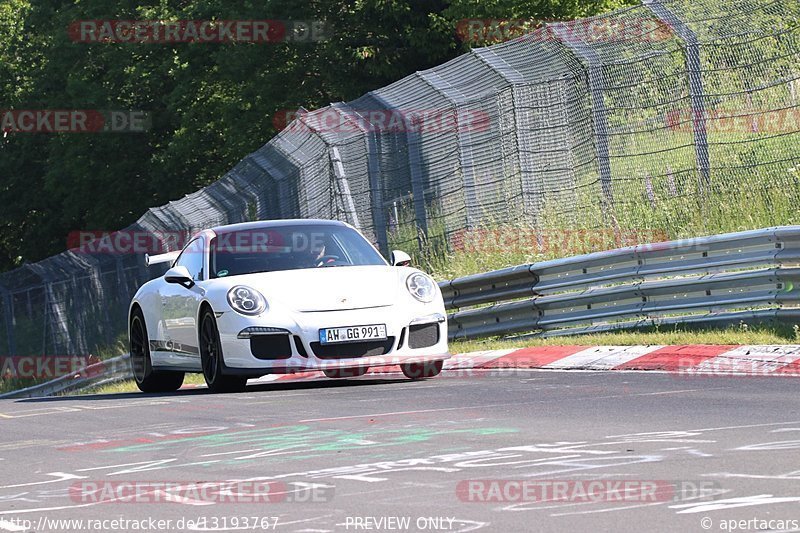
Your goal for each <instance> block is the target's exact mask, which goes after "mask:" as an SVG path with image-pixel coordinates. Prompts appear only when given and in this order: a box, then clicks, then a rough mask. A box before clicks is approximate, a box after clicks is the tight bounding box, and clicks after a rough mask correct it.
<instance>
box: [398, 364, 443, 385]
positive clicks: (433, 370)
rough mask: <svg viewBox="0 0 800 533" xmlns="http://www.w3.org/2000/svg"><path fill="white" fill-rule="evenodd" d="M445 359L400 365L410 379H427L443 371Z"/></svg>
mask: <svg viewBox="0 0 800 533" xmlns="http://www.w3.org/2000/svg"><path fill="white" fill-rule="evenodd" d="M443 365H444V361H442V360H439V361H426V362H424V363H408V364H405V365H400V370H402V371H403V375H404V376H405V377H407V378H409V379H414V380H418V379H425V378H432V377H436V376H438V375H439V373H441V371H442V366H443Z"/></svg>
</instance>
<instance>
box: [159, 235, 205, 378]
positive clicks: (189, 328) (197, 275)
mask: <svg viewBox="0 0 800 533" xmlns="http://www.w3.org/2000/svg"><path fill="white" fill-rule="evenodd" d="M205 252H206V243H205V239H204V238H203V237H202V236H200V237H197V238H196V239H194V240H193V241H191V242H190V243H189V244H187V245H186V247H184V249H183V252H181V255H180V256H178V259H177V260H176V261H175V263H174V265H173V266H184V267H186V269H187V270H188V271H189V274H190V275H191V276H192V279H193V280H194V282H195V284H194V285H193V286H192V287H186V286H184V285H181V284H179V283H164V284H163V285H162V290H161V304H162V310H161V311H162V312H161V314H162V317H163V321H164V326H165V329H166V334H167V342H166V346H165V350H166V351H167V352H168V357H167V359H168V360H169V363H168V364H169V366H175V367H181V368H184V367H185V368H187V369H199V368H200V349H199V347H198V345H197V312H198V309H199V307H200V302H201V301H202V299H203V295H204V290H203V281H204V279H205V273H206V272H205V271H206V253H205Z"/></svg>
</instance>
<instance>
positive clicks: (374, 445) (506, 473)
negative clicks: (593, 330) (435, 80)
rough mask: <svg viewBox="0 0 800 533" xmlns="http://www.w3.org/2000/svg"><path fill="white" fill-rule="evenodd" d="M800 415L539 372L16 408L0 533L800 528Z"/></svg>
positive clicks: (686, 392) (759, 398) (669, 389)
mask: <svg viewBox="0 0 800 533" xmlns="http://www.w3.org/2000/svg"><path fill="white" fill-rule="evenodd" d="M797 406H798V381H797V380H796V379H791V378H765V377H738V378H737V377H697V376H694V377H685V376H677V375H672V374H665V373H653V372H650V373H646V372H638V373H633V372H614V373H610V372H580V371H572V372H556V371H532V370H525V371H523V370H516V371H483V372H481V371H472V372H470V373H468V374H466V375H459V374H457V373H450V374H446V375H443V376H441V377H439V378H436V379H432V380H428V381H421V382H411V381H408V380H405V379H402V378H401V377H399V376H398V377H397V378H394V377H393V376H390V377H389V378H387V377H385V376H383V377H376V376H367V377H364V378H359V379H354V380H347V381H332V380H327V381H326V380H318V381H297V382H291V381H287V382H281V383H272V384H265V385H257V386H251V387H249V388H248V390H247V392H246V393H242V394H230V395H212V394H208V393H207V392H206V391H204V390H203V389H196V390H188V391H180V392H178V393H175V394H167V395H144V394H123V395H109V396H82V397H62V398H55V399H38V400H17V401H14V400H4V401H0V435H2V442H0V471H1V472H2V476H1V477H0V484H1V485H2V486H0V532H4V531H96V530H97V529H91V528H92V527H93V526H100V525H102V526H103V527H104V528H105V530H106V531H134V530H140V531H147V530H149V531H245V530H249V531H253V530H256V531H264V530H273V529H274V530H277V531H284V532H292V531H298V532H300V531H304V532H309V533H311V532H319V533H322V532H326V531H420V530H422V531H462V532H463V531H477V530H479V531H503V532H510V531H602V530H606V531H709V530H711V531H725V530H731V528H732V527H736V530H738V531H742V530H745V531H746V530H751V531H752V530H757V529H763V527H760V526H766V527H769V528H771V529H773V530H777V531H789V530H794V531H798V530H800V523H798V522H800V464H799V463H798V459H800V412H798V410H797ZM523 482H524V483H523ZM591 482H595V484H594V485H592V484H591ZM625 483H627V484H625ZM209 487H210V489H209ZM598 487H600V488H598ZM620 487H624V489H620ZM201 489H203V490H205V492H201ZM137 491H138V492H137ZM620 495H622V497H620ZM486 500H490V501H486ZM67 519H81V520H84V523H78V522H73V523H71V524H69V523H66V522H61V523H58V522H56V521H57V520H67ZM90 520H93V521H95V522H94V523H90V522H89V521H90ZM101 520H105V521H106V522H104V523H102V522H100V521H101ZM113 520H116V522H112V521H113ZM148 520H151V522H149V525H147V524H148V523H147V522H146V521H148ZM156 520H162V521H163V522H162V523H160V524H158V523H157V522H155V521H156ZM168 520H169V521H171V522H169V523H167V522H166V521H168ZM245 520H247V522H245ZM125 521H127V522H125ZM181 521H182V522H181ZM734 521H748V522H746V523H744V522H738V523H735V522H734ZM743 525H744V526H746V527H742V526H743ZM59 526H60V527H59ZM140 526H141V527H142V528H141V529H140ZM145 526H146V527H145ZM87 528H88V529H87Z"/></svg>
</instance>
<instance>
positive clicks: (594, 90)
mask: <svg viewBox="0 0 800 533" xmlns="http://www.w3.org/2000/svg"><path fill="white" fill-rule="evenodd" d="M547 29H548V30H550V31H551V32H552V34H553V35H555V37H556V38H557V39H558V40H559V41H560V42H561V43H562V44H563V45H564V46H566V47H567V48H568V49H570V50H571V51H572V52H573V53H574V54H575V55H576V56H578V57H579V58H581V59H583V60H584V61H585V62H586V63H587V65H588V76H589V78H588V82H589V93H590V95H591V99H592V123H593V126H594V134H595V139H596V143H595V149H596V152H597V165H598V167H599V170H600V186H601V189H602V191H603V199H604V200H605V203H606V205H607V207H609V208H610V207H613V205H614V191H613V189H612V185H611V158H610V150H609V142H608V132H609V126H608V109H607V108H606V103H605V100H604V99H603V93H604V92H605V82H604V81H603V61H602V59H601V58H600V55H599V54H598V53H597V52H596V51H595V50H594V49H593V48H591V47H590V46H587V45H586V43H584V42H583V41H579V40H577V39H575V38H573V37H570V35H569V32H568V31H567V30H566V27H565V26H563V25H562V24H559V23H555V24H548V26H547Z"/></svg>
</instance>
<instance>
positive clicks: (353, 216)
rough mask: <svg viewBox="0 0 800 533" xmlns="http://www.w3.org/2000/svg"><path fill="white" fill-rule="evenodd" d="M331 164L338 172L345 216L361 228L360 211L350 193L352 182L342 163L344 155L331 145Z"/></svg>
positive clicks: (337, 178) (356, 226)
mask: <svg viewBox="0 0 800 533" xmlns="http://www.w3.org/2000/svg"><path fill="white" fill-rule="evenodd" d="M329 155H330V158H331V164H332V165H333V172H334V174H336V182H337V184H338V186H339V194H340V195H341V197H342V200H343V201H344V204H345V205H346V207H345V217H346V218H347V221H348V222H350V223H351V224H353V226H354V227H355V228H356V229H357V230H359V231H360V230H361V224H360V223H359V221H358V213H357V212H356V204H355V202H353V195H352V194H350V183H349V182H348V181H347V175H346V174H345V172H344V164H343V163H342V156H341V155H340V154H339V149H338V148H337V147H335V146H331V147H330V149H329Z"/></svg>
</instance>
